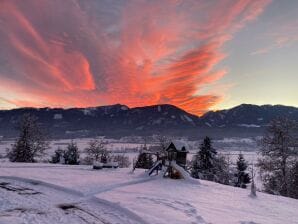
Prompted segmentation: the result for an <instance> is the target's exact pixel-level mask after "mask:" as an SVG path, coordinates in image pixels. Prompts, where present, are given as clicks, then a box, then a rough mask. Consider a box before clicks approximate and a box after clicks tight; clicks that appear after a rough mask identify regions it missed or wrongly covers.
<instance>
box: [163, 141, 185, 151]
mask: <svg viewBox="0 0 298 224" xmlns="http://www.w3.org/2000/svg"><path fill="white" fill-rule="evenodd" d="M171 144H174V146H175V148H176V150H177V151H185V152H188V151H189V146H188V145H187V144H186V143H185V142H183V141H172V142H171V143H170V144H169V145H168V147H167V151H170V150H171Z"/></svg>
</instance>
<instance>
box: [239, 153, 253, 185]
mask: <svg viewBox="0 0 298 224" xmlns="http://www.w3.org/2000/svg"><path fill="white" fill-rule="evenodd" d="M246 169H247V162H246V161H245V159H244V157H243V154H242V153H240V154H239V156H238V160H237V173H236V174H235V176H236V183H235V187H241V188H246V185H247V184H248V183H250V177H249V174H248V173H247V172H246Z"/></svg>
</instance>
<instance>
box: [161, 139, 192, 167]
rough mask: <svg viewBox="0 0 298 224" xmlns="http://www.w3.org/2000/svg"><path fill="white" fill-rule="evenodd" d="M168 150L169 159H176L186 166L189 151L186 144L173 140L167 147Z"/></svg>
mask: <svg viewBox="0 0 298 224" xmlns="http://www.w3.org/2000/svg"><path fill="white" fill-rule="evenodd" d="M166 152H167V160H168V161H176V163H177V164H178V165H179V166H181V167H183V168H186V161H187V153H189V151H188V150H187V149H186V147H185V146H184V145H182V144H180V143H173V142H171V143H170V144H169V146H168V147H167V148H166Z"/></svg>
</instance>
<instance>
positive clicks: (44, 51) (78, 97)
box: [0, 0, 298, 115]
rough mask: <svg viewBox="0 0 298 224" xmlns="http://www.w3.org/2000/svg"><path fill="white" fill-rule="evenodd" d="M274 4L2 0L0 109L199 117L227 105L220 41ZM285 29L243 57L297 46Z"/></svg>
mask: <svg viewBox="0 0 298 224" xmlns="http://www.w3.org/2000/svg"><path fill="white" fill-rule="evenodd" d="M271 4H273V3H272V2H271V1H270V0H258V1H254V0H241V1H234V0H223V1H199V0H193V1H192V0H189V1H180V0H163V1H159V0H158V1H157V0H153V1H147V0H135V1H134V0H132V1H105V0H103V1H96V0H88V1H86V0H83V1H80V0H66V1H58V0H28V1H15V0H4V1H1V2H0V46H1V51H0V108H13V107H24V106H36V107H47V106H51V107H85V106H100V105H107V104H115V103H121V104H126V105H128V106H130V107H133V106H145V105H152V104H174V105H176V106H179V107H181V108H183V109H185V110H187V111H189V112H191V113H194V114H198V115H200V114H202V113H203V112H204V111H206V110H208V109H210V108H216V106H217V105H219V104H222V106H225V105H229V102H228V103H225V102H227V100H228V99H229V90H230V88H231V87H229V86H234V85H235V84H237V83H234V82H233V80H231V81H226V82H224V79H225V78H226V76H228V75H229V74H230V72H231V69H233V67H232V66H231V65H230V64H228V63H226V64H225V63H224V62H225V60H228V59H229V57H233V54H232V53H230V51H227V50H225V47H226V44H227V43H230V42H233V40H234V38H235V35H237V33H239V32H240V31H241V30H243V29H245V28H246V27H249V26H250V25H251V24H255V23H257V22H258V19H259V17H260V16H261V15H262V14H264V13H265V11H266V10H267V8H268V7H269V6H270V5H271ZM291 32H292V33H291V34H292V35H291V36H282V35H278V34H276V35H275V38H276V41H275V42H270V43H272V44H268V45H267V46H263V48H260V49H251V52H250V53H251V54H250V56H251V57H259V56H260V55H264V54H266V52H269V51H270V50H272V49H274V48H275V47H276V48H281V47H282V46H283V45H286V44H293V43H297V40H298V38H297V37H298V33H297V36H296V38H297V39H295V37H293V36H295V34H296V33H295V32H294V33H293V31H291ZM239 75H240V74H239ZM227 79H228V77H227ZM208 86H209V88H208ZM210 86H214V87H213V88H210ZM225 87H226V88H225ZM256 103H258V102H256ZM269 103H270V102H269Z"/></svg>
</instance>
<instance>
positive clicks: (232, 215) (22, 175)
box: [0, 162, 298, 224]
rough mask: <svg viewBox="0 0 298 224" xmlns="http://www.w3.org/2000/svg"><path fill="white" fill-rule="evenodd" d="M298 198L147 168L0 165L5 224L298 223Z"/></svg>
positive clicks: (0, 199)
mask: <svg viewBox="0 0 298 224" xmlns="http://www.w3.org/2000/svg"><path fill="white" fill-rule="evenodd" d="M297 211H298V200H294V199H290V198H285V197H280V196H273V195H268V194H263V193H258V196H257V198H251V197H249V190H246V189H239V188H234V187H230V186H224V185H220V184H216V183H213V182H208V181H200V182H199V181H197V180H192V181H189V180H170V179H164V178H162V177H159V176H157V177H148V176H147V175H146V173H145V172H144V171H143V170H137V171H136V172H135V173H131V170H130V169H105V170H97V171H94V170H92V169H91V167H89V166H67V165H53V164H22V163H15V164H12V163H7V162H3V163H0V223H1V224H4V223H5V224H16V223H25V224H27V223H28V224H29V223H30V224H35V223H55V224H56V223H57V224H58V223H68V224H69V223H74V224H77V223H87V224H91V223H104V224H108V223H111V224H112V223H120V224H126V223H150V224H151V223H152V224H154V223H156V224H166V223H167V224H168V223H171V224H176V223H177V224H178V223H183V224H188V223H189V224H206V223H212V224H296V223H298V212H297Z"/></svg>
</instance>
